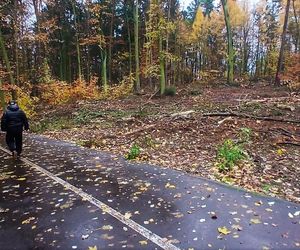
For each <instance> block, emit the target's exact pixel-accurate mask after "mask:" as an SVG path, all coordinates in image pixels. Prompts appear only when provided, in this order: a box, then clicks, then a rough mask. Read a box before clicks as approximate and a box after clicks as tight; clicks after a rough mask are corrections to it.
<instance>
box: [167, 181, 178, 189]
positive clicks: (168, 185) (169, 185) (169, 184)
mask: <svg viewBox="0 0 300 250" xmlns="http://www.w3.org/2000/svg"><path fill="white" fill-rule="evenodd" d="M165 188H170V189H174V188H176V186H175V185H173V184H171V183H169V182H168V183H167V184H166V185H165Z"/></svg>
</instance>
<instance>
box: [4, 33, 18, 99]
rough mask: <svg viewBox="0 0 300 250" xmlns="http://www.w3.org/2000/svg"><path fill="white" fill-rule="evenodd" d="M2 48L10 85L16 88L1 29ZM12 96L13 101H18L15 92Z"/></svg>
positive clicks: (12, 92) (13, 91)
mask: <svg viewBox="0 0 300 250" xmlns="http://www.w3.org/2000/svg"><path fill="white" fill-rule="evenodd" d="M0 48H1V52H2V57H3V60H4V63H5V66H6V70H7V72H8V74H9V81H10V84H11V85H12V86H14V85H15V79H14V76H13V73H12V71H11V67H10V62H9V59H8V56H7V51H6V48H5V43H4V39H3V36H2V31H1V28H0ZM11 96H12V99H13V100H16V99H17V93H16V91H15V90H12V91H11Z"/></svg>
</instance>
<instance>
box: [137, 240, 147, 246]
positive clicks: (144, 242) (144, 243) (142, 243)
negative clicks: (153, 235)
mask: <svg viewBox="0 0 300 250" xmlns="http://www.w3.org/2000/svg"><path fill="white" fill-rule="evenodd" d="M139 243H140V244H141V245H142V246H143V245H147V244H148V241H146V240H140V241H139Z"/></svg>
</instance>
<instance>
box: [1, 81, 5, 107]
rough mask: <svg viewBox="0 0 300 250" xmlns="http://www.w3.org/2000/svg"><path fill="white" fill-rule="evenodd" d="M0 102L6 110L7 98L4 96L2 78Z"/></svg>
mask: <svg viewBox="0 0 300 250" xmlns="http://www.w3.org/2000/svg"><path fill="white" fill-rule="evenodd" d="M0 103H1V107H2V109H3V111H4V110H5V98H4V91H3V89H2V81H1V78H0Z"/></svg>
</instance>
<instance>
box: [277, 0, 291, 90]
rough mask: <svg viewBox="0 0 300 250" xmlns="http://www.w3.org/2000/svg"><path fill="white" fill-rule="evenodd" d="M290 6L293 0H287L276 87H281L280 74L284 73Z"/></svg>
mask: <svg viewBox="0 0 300 250" xmlns="http://www.w3.org/2000/svg"><path fill="white" fill-rule="evenodd" d="M290 4H291V0H287V3H286V8H285V16H284V23H283V30H282V35H281V46H280V52H279V58H278V64H277V71H276V76H275V84H276V85H279V83H280V77H279V74H280V73H281V72H282V62H283V52H284V45H285V35H286V30H287V23H288V19H289V10H290Z"/></svg>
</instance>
